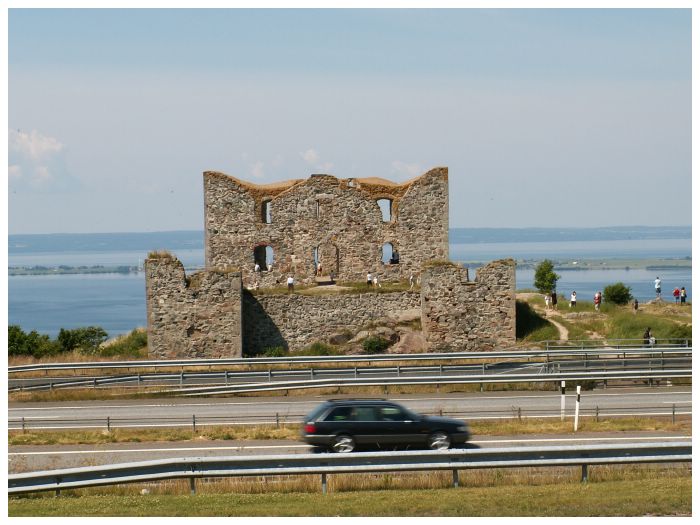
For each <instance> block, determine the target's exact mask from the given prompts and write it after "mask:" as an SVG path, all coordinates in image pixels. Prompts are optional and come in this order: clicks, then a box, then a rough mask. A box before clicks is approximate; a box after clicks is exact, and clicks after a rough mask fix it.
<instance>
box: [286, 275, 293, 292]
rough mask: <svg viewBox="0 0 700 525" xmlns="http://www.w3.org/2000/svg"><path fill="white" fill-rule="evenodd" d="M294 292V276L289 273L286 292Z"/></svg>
mask: <svg viewBox="0 0 700 525" xmlns="http://www.w3.org/2000/svg"><path fill="white" fill-rule="evenodd" d="M293 292H294V277H292V276H291V275H290V276H289V277H287V293H293Z"/></svg>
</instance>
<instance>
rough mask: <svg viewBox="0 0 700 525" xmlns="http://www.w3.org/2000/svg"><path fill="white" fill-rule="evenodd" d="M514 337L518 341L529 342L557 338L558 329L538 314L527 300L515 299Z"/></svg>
mask: <svg viewBox="0 0 700 525" xmlns="http://www.w3.org/2000/svg"><path fill="white" fill-rule="evenodd" d="M533 302H536V300H535V301H533ZM515 337H516V338H517V339H518V340H520V341H530V342H533V341H546V340H552V339H559V330H557V327H556V326H554V325H553V324H552V323H550V322H549V321H547V320H546V319H545V318H544V317H542V316H541V315H540V314H538V313H537V312H536V311H535V309H534V308H532V306H531V305H530V304H529V303H528V302H525V301H516V302H515Z"/></svg>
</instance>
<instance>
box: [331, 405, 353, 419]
mask: <svg viewBox="0 0 700 525" xmlns="http://www.w3.org/2000/svg"><path fill="white" fill-rule="evenodd" d="M351 411H352V407H336V408H334V409H333V410H331V411H330V413H329V414H328V415H327V416H326V419H325V421H348V420H350V412H351Z"/></svg>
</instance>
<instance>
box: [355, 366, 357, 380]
mask: <svg viewBox="0 0 700 525" xmlns="http://www.w3.org/2000/svg"><path fill="white" fill-rule="evenodd" d="M355 379H357V367H355Z"/></svg>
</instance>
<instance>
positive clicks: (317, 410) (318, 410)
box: [306, 403, 328, 421]
mask: <svg viewBox="0 0 700 525" xmlns="http://www.w3.org/2000/svg"><path fill="white" fill-rule="evenodd" d="M327 409H328V403H321V404H320V405H318V406H317V407H316V408H314V410H313V412H311V413H310V414H309V415H308V416H306V420H307V421H313V420H315V419H316V418H317V417H319V416H320V415H321V414H323V412H325V411H326V410H327Z"/></svg>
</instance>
